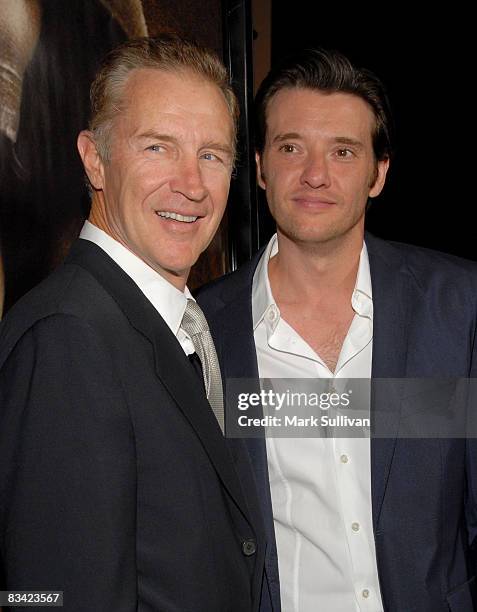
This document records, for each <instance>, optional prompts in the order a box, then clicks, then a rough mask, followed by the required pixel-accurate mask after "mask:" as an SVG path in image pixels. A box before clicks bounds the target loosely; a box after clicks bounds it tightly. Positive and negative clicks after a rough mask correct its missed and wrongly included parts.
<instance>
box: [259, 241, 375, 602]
mask: <svg viewBox="0 0 477 612" xmlns="http://www.w3.org/2000/svg"><path fill="white" fill-rule="evenodd" d="M277 252H278V243H277V238H276V235H275V236H273V238H272V239H271V240H270V242H269V244H268V246H267V249H266V250H265V252H264V254H263V256H262V258H261V260H260V262H259V264H258V266H257V269H256V272H255V275H254V279H253V293H252V312H253V325H254V337H255V344H256V347H257V358H258V369H259V374H260V377H261V378H327V379H343V378H346V379H347V378H370V377H371V358H372V344H373V343H372V339H373V301H372V291H371V277H370V271H369V261H368V254H367V250H366V245H365V244H363V248H362V251H361V257H360V263H359V269H358V275H357V279H356V285H355V289H354V291H353V295H352V300H351V304H352V307H353V310H354V312H355V315H354V318H353V321H352V323H351V326H350V328H349V330H348V334H347V336H346V338H345V340H344V343H343V346H342V349H341V353H340V355H339V358H338V362H337V365H336V370H335V372H334V373H333V372H331V371H330V370H329V368H328V367H327V365H326V364H325V362H324V361H323V360H322V359H321V358H320V356H319V355H317V354H316V353H315V351H314V350H313V349H312V348H311V347H310V346H309V345H308V344H307V343H306V342H305V340H304V339H303V338H302V337H301V336H299V335H298V334H297V332H296V331H295V330H294V329H293V328H292V327H291V326H290V325H288V324H287V322H286V321H285V320H284V319H282V318H281V316H280V310H279V308H278V306H277V304H276V303H275V301H274V299H273V295H272V292H271V288H270V282H269V278H268V262H269V259H270V258H271V257H273V256H274V255H275V254H276V253H277ZM317 316H319V315H317ZM342 382H343V381H342ZM336 386H337V387H338V386H340V385H339V381H338V380H337V381H336ZM266 444H267V457H268V469H269V474H270V489H271V496H272V506H273V518H274V525H275V535H276V541H277V549H278V565H279V573H280V593H281V601H282V610H283V612H316V611H318V610H323V611H324V612H358V611H359V612H382V611H383V605H382V602H381V593H380V589H379V581H378V573H377V565H376V551H375V545H374V535H373V527H372V506H371V459H370V440H369V438H353V439H349V438H346V439H345V438H338V437H337V438H282V437H276V438H274V437H267V439H266Z"/></svg>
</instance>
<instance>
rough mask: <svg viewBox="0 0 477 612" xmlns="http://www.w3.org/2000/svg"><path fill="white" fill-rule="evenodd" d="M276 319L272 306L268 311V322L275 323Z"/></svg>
mask: <svg viewBox="0 0 477 612" xmlns="http://www.w3.org/2000/svg"><path fill="white" fill-rule="evenodd" d="M276 318H277V312H276V310H275V308H274V307H273V306H272V307H271V308H270V310H269V311H268V320H269V321H275V319H276Z"/></svg>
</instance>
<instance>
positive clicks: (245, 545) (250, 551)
mask: <svg viewBox="0 0 477 612" xmlns="http://www.w3.org/2000/svg"><path fill="white" fill-rule="evenodd" d="M256 550H257V545H256V543H255V540H244V541H243V542H242V552H243V554H244V555H245V556H246V557H251V556H252V555H254V554H255V552H256Z"/></svg>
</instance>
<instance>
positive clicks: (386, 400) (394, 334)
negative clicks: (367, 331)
mask: <svg viewBox="0 0 477 612" xmlns="http://www.w3.org/2000/svg"><path fill="white" fill-rule="evenodd" d="M366 245H367V248H368V254H369V264H370V270H371V282H372V290H373V362H372V378H373V381H372V392H371V412H372V416H373V424H374V425H373V426H374V428H375V431H377V432H379V436H383V432H386V434H385V435H386V437H375V438H372V439H371V489H372V506H373V526H374V531H375V532H376V530H377V527H378V523H379V516H380V513H381V508H382V504H383V499H384V494H385V491H386V485H387V482H388V477H389V472H390V469H391V464H392V460H393V455H394V449H395V446H396V437H397V434H398V428H399V414H400V402H401V385H400V384H399V381H396V383H394V382H393V383H390V382H388V381H387V380H384V379H390V378H393V379H398V378H404V377H405V375H406V358H407V344H408V333H409V316H410V307H411V299H410V291H411V286H410V284H411V282H412V279H411V277H410V275H409V273H408V272H407V270H406V267H405V265H404V263H403V261H402V257H401V255H400V253H399V252H398V251H397V249H395V248H394V247H393V246H391V245H388V244H387V243H385V242H383V241H381V240H379V239H377V238H373V237H372V236H366Z"/></svg>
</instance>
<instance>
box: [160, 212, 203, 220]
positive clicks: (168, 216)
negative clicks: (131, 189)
mask: <svg viewBox="0 0 477 612" xmlns="http://www.w3.org/2000/svg"><path fill="white" fill-rule="evenodd" d="M156 214H157V215H158V216H159V217H161V218H162V219H172V220H173V221H181V222H182V223H194V221H197V219H198V218H199V217H198V216H194V215H181V214H179V213H176V212H171V211H168V210H158V211H156Z"/></svg>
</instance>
